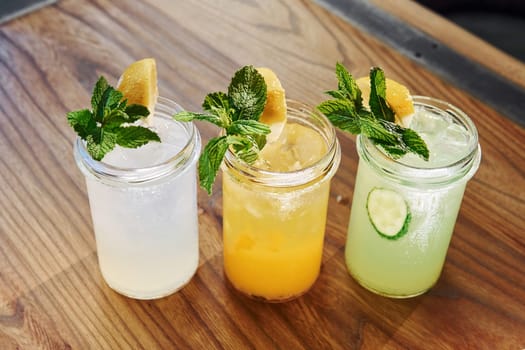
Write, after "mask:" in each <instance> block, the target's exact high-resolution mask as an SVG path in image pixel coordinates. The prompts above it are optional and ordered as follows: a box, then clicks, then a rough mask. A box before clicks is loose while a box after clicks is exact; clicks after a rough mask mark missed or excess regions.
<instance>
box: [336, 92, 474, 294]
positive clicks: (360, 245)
mask: <svg viewBox="0 0 525 350" xmlns="http://www.w3.org/2000/svg"><path fill="white" fill-rule="evenodd" d="M414 107H415V113H414V116H413V117H412V122H411V124H410V127H411V128H412V129H415V130H416V131H417V132H418V133H419V134H420V135H422V137H423V138H424V139H425V140H426V141H427V145H428V146H429V149H430V160H429V161H428V162H425V161H423V160H422V159H419V158H418V157H417V156H415V155H409V156H405V157H403V158H401V159H398V160H392V159H391V158H389V157H387V156H386V155H385V154H384V152H383V151H382V149H381V148H380V147H377V146H376V145H374V144H373V143H372V142H371V141H370V140H369V139H367V138H366V137H364V136H362V135H359V136H358V137H357V151H358V154H359V166H358V170H357V177H356V183H355V189H354V197H353V201H352V210H351V214H350V222H349V226H348V237H347V243H346V249H345V256H346V263H347V266H348V269H349V271H350V274H351V275H352V276H353V277H354V278H355V279H356V280H357V281H358V282H359V283H360V284H361V285H362V286H363V287H365V288H367V289H369V290H371V291H373V292H375V293H378V294H381V295H384V296H388V297H394V298H406V297H411V296H416V295H419V294H422V293H424V292H425V291H427V290H428V289H430V288H431V287H432V286H433V285H434V284H435V283H436V281H437V280H438V278H439V276H440V274H441V270H442V268H443V264H444V261H445V256H446V253H447V250H448V246H449V242H450V239H451V236H452V232H453V230H454V226H455V222H456V218H457V215H458V211H459V208H460V206H461V201H462V198H463V192H464V190H465V186H466V183H467V181H468V180H469V179H470V178H471V177H472V176H473V175H474V173H475V172H476V171H477V169H478V167H479V164H480V159H481V149H480V146H479V144H478V134H477V130H476V127H475V126H474V123H473V122H472V121H471V120H470V118H469V117H468V116H467V115H466V114H465V113H463V112H462V111H461V110H459V109H458V108H457V107H454V106H452V105H450V104H449V103H446V102H444V101H440V100H437V99H434V98H430V97H423V96H414ZM381 200H383V201H382V202H381ZM386 215H393V218H396V217H397V219H398V220H399V219H401V221H398V222H399V223H400V225H399V226H398V227H400V229H399V232H398V233H397V234H396V232H390V233H389V235H387V234H384V232H381V229H380V228H378V227H379V226H381V223H380V222H379V220H380V219H381V217H382V216H383V217H385V216H386ZM389 220H391V221H392V222H393V221H395V220H394V219H392V217H390V219H389ZM403 220H404V221H403ZM401 224H402V225H401ZM383 227H384V226H383Z"/></svg>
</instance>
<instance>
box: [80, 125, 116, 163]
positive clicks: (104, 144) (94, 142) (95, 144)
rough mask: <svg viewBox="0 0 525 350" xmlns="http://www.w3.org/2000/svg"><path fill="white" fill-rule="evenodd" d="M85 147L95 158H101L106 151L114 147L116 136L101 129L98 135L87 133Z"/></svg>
mask: <svg viewBox="0 0 525 350" xmlns="http://www.w3.org/2000/svg"><path fill="white" fill-rule="evenodd" d="M86 140H87V145H86V148H87V150H88V152H89V154H90V155H91V156H92V157H93V159H95V160H102V158H104V156H105V155H106V153H108V152H110V151H111V150H112V149H113V148H115V144H116V141H117V137H116V135H115V134H112V133H109V132H104V131H102V130H101V132H100V134H99V136H98V137H95V136H94V135H88V136H87V138H86Z"/></svg>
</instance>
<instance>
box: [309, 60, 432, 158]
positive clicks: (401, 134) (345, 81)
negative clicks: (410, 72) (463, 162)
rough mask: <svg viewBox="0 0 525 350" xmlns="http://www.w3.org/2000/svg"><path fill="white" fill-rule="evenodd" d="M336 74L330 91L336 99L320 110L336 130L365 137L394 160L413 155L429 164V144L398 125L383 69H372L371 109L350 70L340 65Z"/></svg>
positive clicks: (320, 106)
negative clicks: (389, 103)
mask: <svg viewBox="0 0 525 350" xmlns="http://www.w3.org/2000/svg"><path fill="white" fill-rule="evenodd" d="M335 73H336V76H337V80H338V87H337V90H332V91H327V92H326V94H328V95H330V96H331V97H333V99H331V100H327V101H324V102H322V103H321V104H319V105H318V106H317V109H319V111H321V113H323V114H324V115H326V117H327V118H328V119H329V120H330V121H331V122H332V124H333V125H334V126H335V127H336V128H339V129H341V130H343V131H346V132H349V133H351V134H355V135H357V134H363V135H365V136H366V137H368V138H369V139H370V140H371V141H372V142H373V143H374V144H377V145H379V146H381V147H382V148H383V149H384V150H385V152H386V153H387V154H388V155H389V156H390V157H391V158H393V159H398V158H400V157H402V156H403V155H405V154H407V153H409V152H412V153H415V154H417V155H418V156H420V157H421V158H423V159H424V160H427V161H428V158H429V150H428V147H427V145H426V143H425V141H424V140H423V139H422V138H421V137H420V136H419V135H418V134H417V133H416V132H415V131H414V130H412V129H409V128H404V127H402V126H401V125H398V124H396V123H395V122H394V120H395V118H394V115H395V114H394V111H393V110H392V109H391V108H390V106H389V105H388V102H387V101H386V80H385V75H384V72H383V70H382V69H381V68H378V67H373V68H372V69H371V70H370V98H369V105H370V110H368V109H366V108H365V106H363V99H362V96H361V90H360V89H359V87H358V86H357V83H356V81H355V79H354V78H353V77H352V75H351V74H350V73H348V71H347V70H346V68H345V67H344V66H343V65H342V64H340V63H337V64H336V67H335Z"/></svg>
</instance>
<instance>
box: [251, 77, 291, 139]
mask: <svg viewBox="0 0 525 350" xmlns="http://www.w3.org/2000/svg"><path fill="white" fill-rule="evenodd" d="M257 71H258V72H259V73H260V74H261V75H262V76H263V78H264V82H265V83H266V105H265V106H264V111H263V113H262V115H261V118H260V119H259V121H260V122H261V123H264V124H266V125H268V126H269V127H270V130H271V132H270V134H269V135H268V136H267V137H266V139H267V141H268V142H275V141H276V140H277V139H278V138H279V136H280V135H281V132H282V131H283V129H284V126H285V124H286V97H285V94H284V89H283V87H282V85H281V82H280V81H279V78H277V75H276V74H275V73H274V72H273V71H272V70H271V69H269V68H265V67H261V68H257Z"/></svg>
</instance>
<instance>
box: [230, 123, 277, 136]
mask: <svg viewBox="0 0 525 350" xmlns="http://www.w3.org/2000/svg"><path fill="white" fill-rule="evenodd" d="M226 132H227V134H228V135H238V134H240V135H257V134H260V135H267V134H269V133H270V127H269V126H268V125H266V124H263V123H261V122H258V121H256V120H243V119H241V120H236V121H234V122H233V123H232V124H231V125H230V126H229V127H228V128H227V129H226Z"/></svg>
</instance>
